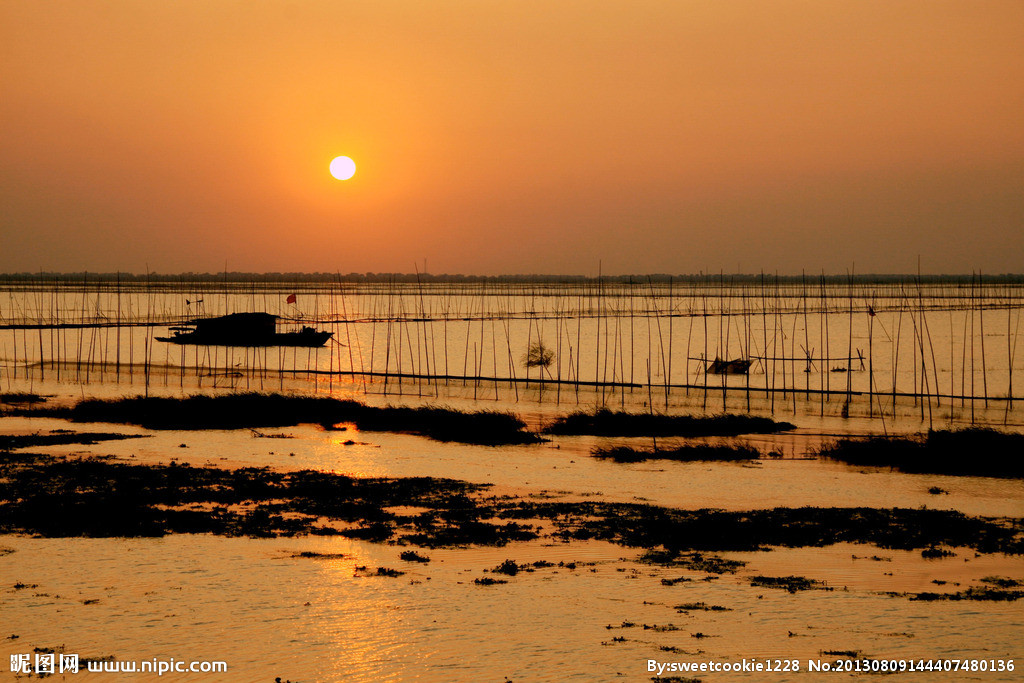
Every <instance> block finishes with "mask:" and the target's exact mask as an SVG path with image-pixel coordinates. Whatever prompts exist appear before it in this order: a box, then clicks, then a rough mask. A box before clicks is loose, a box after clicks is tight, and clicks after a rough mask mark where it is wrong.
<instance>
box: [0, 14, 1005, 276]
mask: <svg viewBox="0 0 1024 683" xmlns="http://www.w3.org/2000/svg"><path fill="white" fill-rule="evenodd" d="M338 155H347V156H350V157H352V158H353V159H354V160H355V161H356V164H357V166H358V170H357V173H356V176H355V177H354V178H352V179H351V180H348V181H338V180H334V179H333V178H332V177H331V176H330V175H329V172H328V164H329V163H330V161H331V159H332V158H333V157H335V156H338ZM919 256H920V259H921V263H922V267H923V269H924V270H925V271H926V272H933V273H934V272H970V271H971V270H972V269H979V268H980V269H982V270H983V271H985V272H986V273H998V272H1018V273H1019V272H1024V1H1022V0H956V1H948V2H945V1H942V0H915V1H912V2H900V1H898V0H878V1H872V0H849V1H846V0H804V1H800V2H795V1H787V0H771V1H768V0H762V1H759V2H745V1H734V0H703V1H699V2H698V1H694V0H657V1H649V0H630V1H626V0H620V1H616V2H606V1H603V0H586V1H585V2H584V1H575V0H558V2H554V3H552V2H548V1H544V2H534V1H531V0H516V1H515V2H511V1H508V0H505V1H502V0H431V1H430V2H422V1H421V0H415V1H414V0H366V1H360V2H352V1H348V0H306V1H302V0H288V1H285V0H260V1H259V2H252V1H251V0H239V1H232V2H228V1H225V0H174V1H171V0H110V1H106V2H104V1H102V0H98V1H96V2H81V0H71V1H59V0H58V1H47V2H38V1H36V0H0V271H7V272H10V271H22V270H27V271H37V270H39V269H44V270H91V271H113V270H122V271H132V272H141V271H144V270H145V269H146V268H147V266H148V268H149V269H150V270H155V271H159V272H177V271H213V272H216V271H220V270H223V269H224V267H225V262H227V267H228V268H229V269H230V270H251V271H288V270H327V271H334V270H340V271H341V272H350V271H360V272H363V271H398V272H411V271H412V270H413V268H414V264H416V263H418V264H420V267H421V268H422V263H423V259H427V261H428V268H429V270H430V271H431V272H435V273H442V272H449V273H456V272H464V273H581V274H596V272H597V268H598V262H599V261H600V262H601V263H602V268H603V270H604V272H606V273H649V272H670V273H691V272H697V271H699V270H710V271H714V272H718V271H719V270H725V271H726V272H737V271H739V272H757V271H759V270H761V269H765V270H767V271H776V270H778V271H779V272H782V273H792V272H799V271H800V270H801V269H802V268H806V269H807V270H808V271H811V272H819V271H820V270H821V269H824V270H826V271H827V272H844V271H845V270H846V269H847V268H850V267H851V265H852V264H855V268H856V270H857V272H909V271H913V270H916V267H917V260H918V257H919Z"/></svg>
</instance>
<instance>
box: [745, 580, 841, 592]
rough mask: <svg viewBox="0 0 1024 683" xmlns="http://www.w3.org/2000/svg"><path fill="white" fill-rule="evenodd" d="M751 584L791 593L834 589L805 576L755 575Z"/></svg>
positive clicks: (756, 586)
mask: <svg viewBox="0 0 1024 683" xmlns="http://www.w3.org/2000/svg"><path fill="white" fill-rule="evenodd" d="M750 585H751V586H754V587H755V588H780V589H783V590H787V591H789V592H790V593H796V592H797V591H809V590H825V591H830V590H832V589H831V588H829V587H828V586H826V585H825V583H824V582H823V581H819V580H817V579H808V578H806V577H803V576H754V577H751V579H750Z"/></svg>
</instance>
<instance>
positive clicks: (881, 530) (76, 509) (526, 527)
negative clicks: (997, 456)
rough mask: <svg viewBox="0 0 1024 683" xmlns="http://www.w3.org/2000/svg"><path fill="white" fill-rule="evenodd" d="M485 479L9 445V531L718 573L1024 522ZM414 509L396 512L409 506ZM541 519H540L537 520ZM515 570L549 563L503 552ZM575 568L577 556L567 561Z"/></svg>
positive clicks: (961, 542) (997, 534) (1021, 527)
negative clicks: (640, 497)
mask: <svg viewBox="0 0 1024 683" xmlns="http://www.w3.org/2000/svg"><path fill="white" fill-rule="evenodd" d="M487 488H488V487H487V485H480V484H471V483H467V482H464V481H456V480H451V479H442V478H433V477H406V478H357V477H349V476H346V475H342V474H335V473H330V472H320V471H312V470H301V471H295V472H280V471H274V470H270V469H267V468H258V467H244V468H239V469H234V470H228V469H218V468H215V467H193V466H189V465H187V464H178V463H175V462H171V463H170V464H166V465H163V464H159V465H142V464H134V463H124V462H117V461H114V460H111V459H109V458H102V457H84V458H66V457H62V456H51V455H38V454H32V453H24V452H15V453H8V454H4V455H3V456H0V533H31V534H39V535H42V536H48V537H67V536H95V537H110V536H163V535H165V534H171V533H212V534H219V535H226V536H251V537H261V538H262V537H274V536H291V535H305V534H319V535H345V536H348V537H350V538H359V539H363V540H368V541H373V542H378V543H379V542H388V543H393V544H398V545H417V546H420V547H424V548H440V547H462V546H470V545H492V546H503V545H505V544H507V543H510V542H512V541H530V540H534V539H536V538H539V537H541V536H542V535H544V536H545V537H549V538H555V539H559V540H562V541H571V540H589V539H597V540H604V541H609V542H612V543H616V544H619V545H623V546H627V547H634V548H644V549H647V550H648V552H647V553H645V554H644V555H643V556H642V558H641V559H642V560H643V561H645V562H650V563H656V564H662V565H666V566H671V567H684V568H686V569H689V570H691V571H698V572H704V573H706V574H709V575H720V574H724V573H733V572H735V571H736V570H737V569H738V568H740V567H742V566H743V562H741V561H738V560H730V559H726V558H722V557H719V556H716V555H713V554H709V553H711V552H713V551H715V552H721V551H728V550H758V549H764V548H767V547H770V546H783V547H807V546H812V547H819V546H827V545H832V544H835V543H870V544H873V545H875V546H878V547H883V548H898V549H906V550H911V549H917V550H920V549H928V548H939V547H950V548H958V547H959V548H972V549H974V550H975V551H978V552H985V553H994V552H1002V553H1013V554H1021V553H1022V552H1024V523H1022V520H993V519H985V518H980V517H968V516H966V515H964V514H962V513H959V512H956V511H951V510H929V509H903V508H893V509H875V508H816V507H804V508H773V509H765V510H746V511H724V510H709V509H702V510H683V509H675V508H666V507H660V506H656V505H648V504H640V503H614V502H604V501H576V502H560V501H532V500H525V499H521V498H513V497H508V496H495V497H486V495H485V492H486V489H487ZM403 510H405V511H416V513H415V514H398V512H400V511H403ZM538 522H543V524H542V525H539V524H537V523H538ZM499 566H500V567H501V566H503V567H505V569H506V570H507V571H509V572H511V571H512V568H513V566H514V567H515V571H516V572H519V571H530V570H533V569H538V568H541V567H549V566H553V564H552V563H548V562H544V561H539V562H537V563H533V564H532V565H531V564H518V563H515V562H514V561H511V560H510V561H509V563H507V564H506V563H503V565H499ZM558 566H559V567H564V568H566V569H570V570H571V569H575V568H576V567H577V566H578V563H575V562H560V563H559V564H558Z"/></svg>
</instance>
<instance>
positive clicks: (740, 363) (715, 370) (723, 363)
mask: <svg viewBox="0 0 1024 683" xmlns="http://www.w3.org/2000/svg"><path fill="white" fill-rule="evenodd" d="M748 370H750V361H749V360H747V359H746V358H737V359H736V360H722V359H721V358H715V360H714V362H712V363H711V364H710V365H708V366H707V373H708V374H709V375H745V374H747V371H748Z"/></svg>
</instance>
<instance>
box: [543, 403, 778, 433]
mask: <svg viewBox="0 0 1024 683" xmlns="http://www.w3.org/2000/svg"><path fill="white" fill-rule="evenodd" d="M795 428H796V427H795V425H792V424H790V423H788V422H776V421H775V420H772V419H770V418H767V417H756V416H754V415H730V414H726V415H702V416H695V415H662V414H659V413H630V412H626V411H611V410H608V409H606V408H602V409H599V410H596V411H594V412H592V413H588V412H583V411H577V412H574V413H570V414H568V415H564V416H562V417H559V418H557V419H556V420H555V421H554V422H552V423H551V424H549V425H547V426H546V427H544V429H543V430H542V432H543V433H545V434H560V435H589V436H735V435H738V434H773V433H775V432H782V431H788V430H790V429H795Z"/></svg>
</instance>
